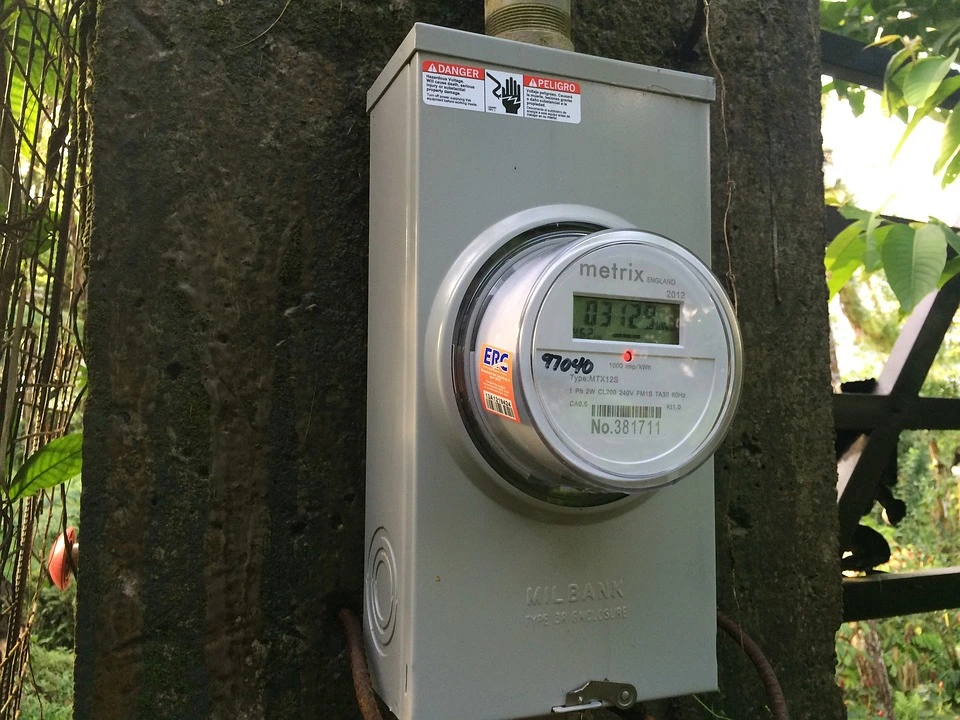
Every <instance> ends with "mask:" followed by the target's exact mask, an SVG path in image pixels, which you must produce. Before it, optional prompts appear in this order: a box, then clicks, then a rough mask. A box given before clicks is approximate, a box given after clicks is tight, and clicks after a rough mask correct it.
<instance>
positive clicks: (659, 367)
mask: <svg viewBox="0 0 960 720" xmlns="http://www.w3.org/2000/svg"><path fill="white" fill-rule="evenodd" d="M584 233H585V230H584V229H582V228H578V227H577V226H576V225H570V226H568V227H559V228H549V229H547V230H546V231H543V232H540V233H537V232H532V233H527V234H526V235H525V236H524V237H521V238H519V239H517V240H516V241H514V242H508V243H506V244H505V247H504V248H501V249H500V250H499V251H498V252H495V253H494V254H493V257H492V258H491V259H490V260H489V261H488V262H487V263H485V265H484V267H483V268H481V270H480V272H479V273H478V277H477V278H475V279H473V281H472V282H470V283H469V284H470V287H469V289H468V290H467V291H466V292H465V293H464V300H463V304H462V306H461V307H460V308H458V309H457V308H454V309H453V311H454V312H456V330H455V336H454V358H455V359H454V361H453V366H452V377H451V382H452V384H453V386H454V388H455V393H456V397H457V400H458V405H459V410H460V413H461V415H462V417H463V420H464V422H465V423H466V425H467V427H468V428H469V430H470V435H471V438H472V440H473V442H475V443H476V445H477V446H478V448H479V449H480V450H481V452H482V453H483V455H484V456H485V458H486V459H487V461H488V462H490V463H491V465H493V466H494V467H496V468H497V469H498V471H499V474H500V475H501V476H502V477H503V478H504V479H505V480H507V481H508V482H510V483H512V484H513V485H514V486H515V487H516V488H517V489H519V490H521V491H522V492H524V493H527V494H528V495H531V496H533V497H537V498H539V499H541V500H544V501H547V502H552V503H555V504H561V505H596V504H602V503H606V502H609V501H611V500H614V499H616V498H618V497H620V494H622V493H627V494H631V493H641V492H644V491H649V490H654V489H656V488H659V487H663V486H665V485H669V484H671V483H672V482H674V481H676V480H677V479H679V478H681V477H683V476H685V475H687V474H689V473H690V472H691V471H692V470H694V469H696V468H697V467H699V466H700V465H701V464H702V463H703V462H704V461H705V460H706V459H707V458H709V457H710V456H711V454H712V453H713V451H714V449H715V448H716V446H717V444H718V443H719V441H720V440H721V439H722V437H723V435H724V434H725V432H726V430H727V428H728V426H729V423H730V420H731V418H732V414H733V411H734V409H735V406H736V401H737V397H738V394H739V388H740V377H741V370H740V366H741V365H740V355H741V350H740V338H739V333H738V330H737V325H736V321H735V318H734V315H733V310H732V308H731V306H730V303H729V301H728V300H727V298H726V295H725V294H724V292H723V290H722V288H721V287H720V285H719V283H718V282H717V281H716V279H715V278H714V276H713V274H712V273H711V272H710V270H709V269H708V268H707V267H706V266H705V265H704V264H703V263H702V262H701V261H700V260H699V259H697V257H696V256H695V255H693V254H692V253H691V252H689V251H688V250H686V249H684V248H683V247H682V246H681V245H679V244H678V243H675V242H673V241H671V240H668V239H666V238H664V237H660V236H658V235H654V234H651V233H647V232H642V231H639V230H609V231H605V232H596V233H593V234H588V235H584Z"/></svg>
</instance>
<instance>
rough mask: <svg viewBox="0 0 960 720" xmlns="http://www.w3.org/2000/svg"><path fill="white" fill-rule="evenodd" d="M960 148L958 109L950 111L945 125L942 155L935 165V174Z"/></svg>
mask: <svg viewBox="0 0 960 720" xmlns="http://www.w3.org/2000/svg"><path fill="white" fill-rule="evenodd" d="M957 150H960V113H958V112H957V111H956V110H953V112H951V113H950V119H949V120H947V124H946V125H944V127H943V138H942V139H941V140H940V157H938V158H937V162H936V163H934V165H933V174H934V175H937V174H938V173H939V172H940V171H941V170H943V168H945V167H946V166H947V164H948V163H949V162H950V160H951V159H952V158H953V156H954V155H956V154H957Z"/></svg>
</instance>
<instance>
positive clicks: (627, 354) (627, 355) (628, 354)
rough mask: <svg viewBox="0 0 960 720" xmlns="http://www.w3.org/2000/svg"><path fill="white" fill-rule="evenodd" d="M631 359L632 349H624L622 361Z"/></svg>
mask: <svg viewBox="0 0 960 720" xmlns="http://www.w3.org/2000/svg"><path fill="white" fill-rule="evenodd" d="M631 360H633V350H624V351H623V361H624V362H630V361H631Z"/></svg>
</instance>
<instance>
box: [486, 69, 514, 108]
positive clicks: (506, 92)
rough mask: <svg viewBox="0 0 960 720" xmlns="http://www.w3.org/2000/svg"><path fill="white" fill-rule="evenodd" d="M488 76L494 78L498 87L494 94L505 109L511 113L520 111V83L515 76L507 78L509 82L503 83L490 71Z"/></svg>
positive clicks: (494, 82)
mask: <svg viewBox="0 0 960 720" xmlns="http://www.w3.org/2000/svg"><path fill="white" fill-rule="evenodd" d="M487 77H489V78H490V79H491V80H493V84H494V85H496V87H495V88H494V89H493V96H494V97H495V98H497V99H498V100H499V101H500V103H501V104H502V105H503V109H504V110H506V111H507V112H508V113H510V114H511V115H516V114H517V113H519V112H520V83H518V82H517V81H516V80H514V79H513V78H507V82H506V83H503V84H501V83H500V82H499V81H498V80H497V79H496V78H495V77H494V76H493V75H492V74H491V73H490V72H489V71H487Z"/></svg>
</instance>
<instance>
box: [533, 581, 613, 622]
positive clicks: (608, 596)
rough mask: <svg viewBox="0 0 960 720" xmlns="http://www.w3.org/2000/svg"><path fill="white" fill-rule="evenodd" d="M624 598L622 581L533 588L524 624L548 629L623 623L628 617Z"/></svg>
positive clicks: (537, 586)
mask: <svg viewBox="0 0 960 720" xmlns="http://www.w3.org/2000/svg"><path fill="white" fill-rule="evenodd" d="M625 596H626V595H625V592H624V589H623V580H608V581H605V582H588V583H583V584H580V583H570V584H569V585H535V586H531V587H528V588H527V614H526V615H525V616H524V619H523V624H524V626H526V627H533V626H535V625H538V626H541V627H546V626H549V625H564V624H567V623H570V624H576V623H584V622H601V621H605V620H620V619H623V618H625V617H627V606H626V605H625V604H624V603H623V600H624V598H625ZM559 606H563V607H562V608H561V607H559Z"/></svg>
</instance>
